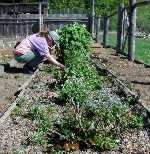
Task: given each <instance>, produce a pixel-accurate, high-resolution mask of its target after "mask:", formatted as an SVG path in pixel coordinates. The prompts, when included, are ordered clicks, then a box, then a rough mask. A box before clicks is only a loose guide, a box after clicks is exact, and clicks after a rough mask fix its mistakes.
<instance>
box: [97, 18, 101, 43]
mask: <svg viewBox="0 0 150 154" xmlns="http://www.w3.org/2000/svg"><path fill="white" fill-rule="evenodd" d="M99 33H100V16H97V18H96V42H97V43H100V34H99Z"/></svg>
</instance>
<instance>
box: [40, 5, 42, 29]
mask: <svg viewBox="0 0 150 154" xmlns="http://www.w3.org/2000/svg"><path fill="white" fill-rule="evenodd" d="M39 31H42V3H41V2H39Z"/></svg>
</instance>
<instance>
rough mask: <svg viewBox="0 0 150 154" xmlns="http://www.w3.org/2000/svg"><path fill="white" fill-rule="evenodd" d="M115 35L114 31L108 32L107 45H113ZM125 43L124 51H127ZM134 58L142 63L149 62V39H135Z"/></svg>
mask: <svg viewBox="0 0 150 154" xmlns="http://www.w3.org/2000/svg"><path fill="white" fill-rule="evenodd" d="M116 40H117V36H116V34H115V33H109V35H108V40H107V45H108V46H112V47H115V46H116ZM127 43H128V42H126V48H125V52H126V53H127ZM135 59H137V60H141V61H143V62H144V63H147V64H150V39H142V38H140V39H138V38H137V39H136V51H135Z"/></svg>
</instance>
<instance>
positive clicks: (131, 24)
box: [128, 0, 136, 61]
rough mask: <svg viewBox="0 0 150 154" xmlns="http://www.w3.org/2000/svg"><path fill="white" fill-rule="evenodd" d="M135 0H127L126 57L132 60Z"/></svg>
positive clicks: (133, 51) (133, 53)
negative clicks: (128, 8)
mask: <svg viewBox="0 0 150 154" xmlns="http://www.w3.org/2000/svg"><path fill="white" fill-rule="evenodd" d="M135 4H136V0H129V5H130V10H129V31H128V59H129V60H131V61H134V58H135V32H136V8H135V7H134V5H135Z"/></svg>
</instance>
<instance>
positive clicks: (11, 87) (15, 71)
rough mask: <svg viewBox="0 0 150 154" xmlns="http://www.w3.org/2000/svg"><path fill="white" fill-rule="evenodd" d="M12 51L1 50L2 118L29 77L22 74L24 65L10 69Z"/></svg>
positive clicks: (0, 89)
mask: <svg viewBox="0 0 150 154" xmlns="http://www.w3.org/2000/svg"><path fill="white" fill-rule="evenodd" d="M12 57H13V55H12V49H1V50H0V116H1V115H2V114H3V112H4V111H5V110H6V109H7V108H8V107H9V106H10V104H11V102H13V100H14V99H15V98H16V96H15V92H16V91H17V90H18V88H19V87H20V86H21V85H22V84H23V83H24V81H25V80H26V79H27V78H28V77H29V76H27V75H25V74H23V73H22V64H20V66H19V65H18V66H17V67H18V68H9V67H8V65H7V63H8V62H9V61H10V59H12Z"/></svg>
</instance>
